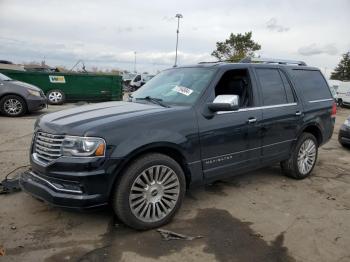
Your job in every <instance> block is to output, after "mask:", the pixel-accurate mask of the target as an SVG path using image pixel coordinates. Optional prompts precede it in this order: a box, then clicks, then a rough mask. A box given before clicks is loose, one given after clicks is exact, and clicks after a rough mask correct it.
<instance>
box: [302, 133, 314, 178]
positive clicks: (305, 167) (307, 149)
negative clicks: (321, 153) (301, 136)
mask: <svg viewBox="0 0 350 262" xmlns="http://www.w3.org/2000/svg"><path fill="white" fill-rule="evenodd" d="M315 161H316V145H315V142H314V141H313V140H311V139H306V140H305V141H304V143H302V145H301V146H300V149H299V153H298V169H299V172H300V173H301V174H303V175H306V174H307V173H309V172H310V170H311V169H312V167H313V166H314V164H315Z"/></svg>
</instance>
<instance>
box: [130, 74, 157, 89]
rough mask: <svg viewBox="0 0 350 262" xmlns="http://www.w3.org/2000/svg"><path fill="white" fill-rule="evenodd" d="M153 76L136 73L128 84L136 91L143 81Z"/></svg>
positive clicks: (145, 81)
mask: <svg viewBox="0 0 350 262" xmlns="http://www.w3.org/2000/svg"><path fill="white" fill-rule="evenodd" d="M153 77H154V75H149V74H137V75H136V76H135V77H134V79H132V80H131V81H130V84H129V85H130V86H131V87H132V88H133V91H136V90H137V89H139V88H140V87H141V86H143V85H144V84H145V83H147V82H148V81H149V80H151V79H152V78H153Z"/></svg>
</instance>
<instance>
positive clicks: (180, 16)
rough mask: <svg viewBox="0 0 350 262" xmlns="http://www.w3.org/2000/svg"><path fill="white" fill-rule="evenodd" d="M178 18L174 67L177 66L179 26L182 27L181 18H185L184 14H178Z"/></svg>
mask: <svg viewBox="0 0 350 262" xmlns="http://www.w3.org/2000/svg"><path fill="white" fill-rule="evenodd" d="M175 17H176V18H177V31H176V50H175V64H174V67H177V47H178V44H179V27H180V18H183V16H182V14H176V15H175Z"/></svg>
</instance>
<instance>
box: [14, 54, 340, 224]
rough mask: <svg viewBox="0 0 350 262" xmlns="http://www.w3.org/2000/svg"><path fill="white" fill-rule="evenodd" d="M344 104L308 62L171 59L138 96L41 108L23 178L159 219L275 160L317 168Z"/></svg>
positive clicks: (39, 191) (298, 172) (126, 213)
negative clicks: (193, 193) (199, 189)
mask: <svg viewBox="0 0 350 262" xmlns="http://www.w3.org/2000/svg"><path fill="white" fill-rule="evenodd" d="M258 61H260V62H258ZM335 114H336V105H335V102H334V101H333V99H332V95H331V93H330V90H329V87H328V84H327V82H326V80H325V78H324V77H323V75H322V73H321V72H320V70H319V69H317V68H314V67H308V66H306V65H305V64H304V63H302V62H294V61H289V62H287V61H284V60H283V61H279V60H273V61H270V60H269V61H265V60H262V59H260V60H254V63H248V61H247V63H243V62H242V63H204V64H203V63H202V64H198V65H194V66H188V67H176V68H171V69H168V70H165V71H163V72H161V73H159V74H158V75H156V76H155V77H154V78H153V79H151V80H150V81H149V82H148V83H146V84H145V85H144V86H143V87H141V88H140V89H139V90H137V91H136V92H135V93H133V94H132V96H131V98H130V101H129V102H109V103H101V104H95V105H88V106H81V107H78V108H73V109H69V110H64V111H59V112H55V113H51V114H47V115H44V116H42V117H41V118H40V119H39V120H38V121H37V122H36V125H35V135H34V138H33V143H32V148H31V151H30V156H31V159H30V161H31V171H28V172H26V173H24V174H23V175H22V176H21V178H20V185H21V187H22V188H23V189H24V190H25V191H27V192H29V193H30V194H31V195H33V196H35V197H37V198H40V199H43V200H45V201H47V202H49V203H51V204H53V205H57V206H63V207H73V208H89V207H96V206H101V205H105V204H107V203H110V204H111V206H112V207H113V208H114V211H115V213H116V214H117V216H118V217H119V218H120V219H121V221H123V222H124V223H125V224H127V225H129V226H130V227H133V228H136V229H149V228H154V227H159V226H161V225H164V224H166V223H168V222H169V221H170V220H171V218H172V217H173V216H174V215H175V213H176V211H177V210H178V209H179V207H180V206H181V203H182V200H183V198H184V195H185V191H186V190H188V189H189V188H190V187H192V186H195V185H198V184H203V183H210V182H212V181H215V180H218V179H222V178H225V177H228V176H233V175H237V174H240V173H243V172H247V171H250V170H254V169H257V168H261V167H264V166H271V165H272V164H274V163H281V167H282V170H283V172H284V173H285V174H286V175H287V176H290V177H292V178H295V179H303V178H305V177H308V176H309V175H310V174H311V172H312V170H313V168H314V166H315V164H316V160H317V154H318V148H319V147H320V146H322V145H323V144H325V143H326V142H327V141H328V140H329V139H330V138H331V136H332V133H333V129H334V123H335Z"/></svg>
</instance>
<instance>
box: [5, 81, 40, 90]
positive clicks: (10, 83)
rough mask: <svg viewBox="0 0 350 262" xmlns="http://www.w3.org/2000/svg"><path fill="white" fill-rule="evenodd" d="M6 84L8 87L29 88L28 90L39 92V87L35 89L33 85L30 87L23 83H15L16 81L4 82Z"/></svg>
mask: <svg viewBox="0 0 350 262" xmlns="http://www.w3.org/2000/svg"><path fill="white" fill-rule="evenodd" d="M6 83H7V84H8V85H9V86H10V85H16V86H22V87H25V88H29V89H32V90H35V91H39V92H40V91H41V89H40V88H39V87H36V86H35V85H31V84H28V83H24V82H21V81H17V80H12V81H6Z"/></svg>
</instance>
